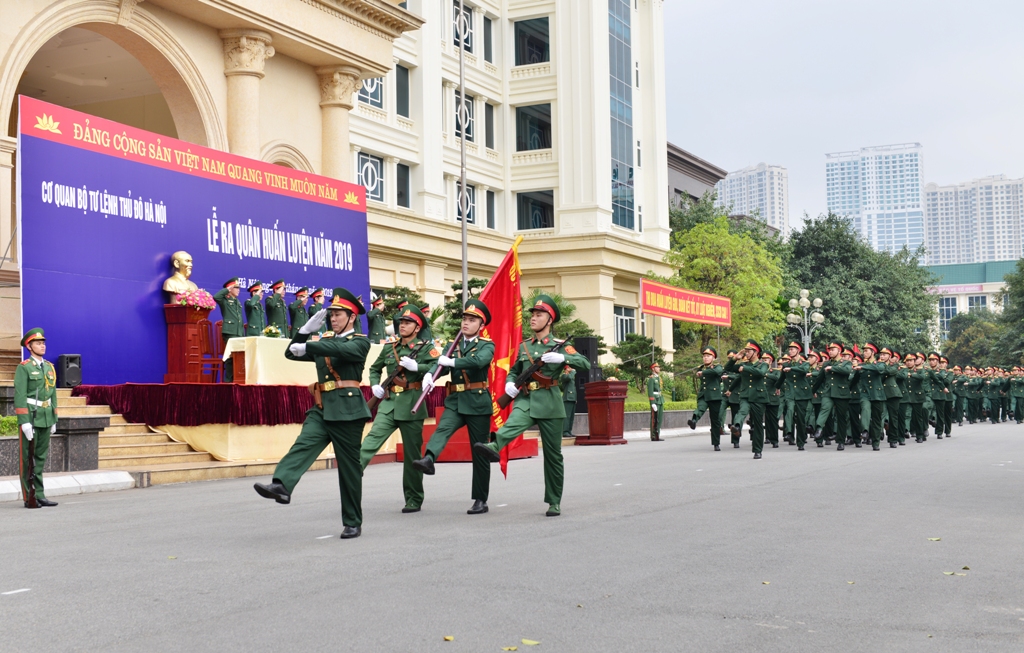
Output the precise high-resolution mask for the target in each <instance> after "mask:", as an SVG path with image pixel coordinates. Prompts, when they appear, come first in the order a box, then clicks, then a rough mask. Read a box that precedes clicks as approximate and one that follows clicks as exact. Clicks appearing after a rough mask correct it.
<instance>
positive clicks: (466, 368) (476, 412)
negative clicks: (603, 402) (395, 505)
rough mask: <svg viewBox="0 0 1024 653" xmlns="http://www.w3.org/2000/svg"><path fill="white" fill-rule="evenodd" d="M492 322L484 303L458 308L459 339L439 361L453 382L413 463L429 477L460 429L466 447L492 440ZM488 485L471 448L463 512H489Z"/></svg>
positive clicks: (487, 471) (429, 382) (427, 384)
mask: <svg viewBox="0 0 1024 653" xmlns="http://www.w3.org/2000/svg"><path fill="white" fill-rule="evenodd" d="M490 322H491V311H490V309H488V308H487V305H486V304H484V303H483V302H482V301H480V300H479V299H470V300H468V301H466V305H465V307H463V309H462V341H461V342H460V343H459V345H458V347H457V348H456V349H455V351H454V352H452V354H453V355H452V356H451V357H450V358H449V357H448V356H441V357H440V358H438V359H437V364H438V366H439V368H438V371H437V378H440V377H442V376H444V375H445V374H448V372H449V371H451V375H452V380H451V383H449V384H448V396H447V397H445V400H444V413H442V414H441V420H440V421H439V422H438V424H437V428H436V429H435V430H434V434H433V435H432V436H430V442H428V443H427V453H426V454H425V455H424V456H423V458H421V459H419V460H416V461H414V462H413V464H412V465H413V467H415V468H416V469H418V470H419V471H421V472H423V473H424V474H427V475H430V476H433V474H434V463H435V462H436V461H437V459H438V458H439V457H440V456H441V452H442V451H444V447H445V445H447V444H448V440H449V439H450V438H451V437H452V435H453V434H454V433H455V432H456V431H458V430H459V429H460V428H462V427H463V426H465V427H466V430H467V431H468V432H469V441H470V446H472V445H475V444H476V443H477V442H479V443H486V442H487V441H488V440H489V439H490V432H491V412H492V405H491V392H490V389H489V386H488V379H487V376H488V373H489V371H490V368H491V361H493V360H494V343H493V342H491V341H490V340H489V339H487V338H484V337H483V336H482V335H481V331H482V330H483V328H484V327H485V326H487V325H488V324H490ZM573 373H574V374H575V370H573ZM434 383H435V379H432V378H430V375H429V374H428V375H426V376H424V377H423V384H424V385H423V389H424V390H427V391H429V390H430V389H431V388H433V386H434ZM566 407H567V408H568V404H566ZM567 418H568V416H567ZM490 487H491V463H490V461H489V460H488V458H487V457H486V456H485V455H484V454H483V452H481V451H480V450H479V449H477V448H476V447H473V493H472V494H473V496H472V499H473V507H472V508H470V509H469V510H467V511H466V513H467V514H470V515H481V514H483V513H485V512H487V497H488V495H489V494H490Z"/></svg>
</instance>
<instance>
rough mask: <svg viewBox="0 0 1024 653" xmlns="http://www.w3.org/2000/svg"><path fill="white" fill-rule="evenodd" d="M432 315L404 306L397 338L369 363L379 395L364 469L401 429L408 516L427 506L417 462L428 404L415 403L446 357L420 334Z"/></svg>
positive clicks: (362, 460) (361, 453) (366, 441)
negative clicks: (388, 380) (426, 377)
mask: <svg viewBox="0 0 1024 653" xmlns="http://www.w3.org/2000/svg"><path fill="white" fill-rule="evenodd" d="M426 322H427V318H426V317H425V316H424V315H423V313H421V312H420V309H418V308H416V307H415V306H413V305H412V304H409V305H407V306H406V307H405V308H403V309H402V312H401V313H400V314H399V317H398V336H396V337H394V338H390V339H388V341H387V342H385V343H384V349H382V350H381V352H380V355H379V356H378V357H377V360H376V361H374V363H373V365H371V366H370V384H371V385H372V391H373V395H374V396H375V397H377V399H380V400H381V402H380V404H379V405H378V406H377V416H376V417H374V419H373V427H372V428H370V432H369V433H368V434H367V435H366V438H365V439H364V440H363V445H362V447H361V448H360V450H359V457H360V463H361V464H362V466H363V469H366V467H367V466H368V465H369V464H370V461H371V460H373V456H374V455H375V454H376V453H377V451H379V450H380V448H381V447H382V446H384V443H385V442H387V439H388V438H390V437H391V434H392V433H394V432H395V430H396V429H397V430H399V431H401V433H402V447H403V448H404V450H405V455H404V458H403V465H402V468H403V470H402V490H403V493H404V494H405V507H403V508H402V512H403V513H405V514H408V513H412V512H419V511H420V508H421V507H422V506H423V472H422V471H420V470H419V469H417V468H416V467H415V466H414V465H413V461H416V460H419V459H420V457H421V456H422V455H423V420H425V419H427V407H426V405H421V406H420V408H419V410H417V411H416V412H415V413H414V412H413V410H412V409H413V406H414V405H415V404H416V400H417V399H418V398H419V396H420V392H419V391H420V390H421V389H422V387H423V383H422V381H423V375H424V374H426V373H427V372H428V371H430V368H431V367H433V366H434V363H435V362H436V361H437V359H438V357H439V356H440V355H441V352H439V351H438V350H437V349H434V343H433V342H431V341H430V340H425V339H423V338H422V337H421V335H420V334H421V333H422V331H423V328H424V325H425V324H426ZM395 372H398V375H397V376H396V377H395V379H394V381H393V382H392V384H391V385H390V386H389V387H386V388H385V387H384V386H382V385H381V381H382V380H384V379H382V377H383V376H384V375H385V374H386V375H387V377H388V378H390V377H391V376H392V375H394V374H395Z"/></svg>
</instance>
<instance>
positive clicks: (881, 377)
mask: <svg viewBox="0 0 1024 653" xmlns="http://www.w3.org/2000/svg"><path fill="white" fill-rule="evenodd" d="M863 351H864V362H863V363H861V364H860V365H859V366H858V369H859V371H860V381H861V387H860V395H861V399H866V400H867V401H868V408H867V412H868V415H867V418H868V429H867V431H868V437H869V438H871V449H872V450H873V451H878V450H879V448H880V445H881V443H882V423H883V417H884V414H885V408H886V399H887V395H886V375H887V374H888V373H889V370H890V366H889V365H887V364H886V363H885V361H882V360H880V358H879V355H880V352H886V353H885V354H884V355H885V360H886V361H888V360H889V353H890V352H889V351H888V350H886V349H882V350H880V349H879V347H878V345H876V344H875V343H873V342H865V343H864V349H863ZM862 410H863V408H862ZM889 446H890V447H892V448H893V449H895V448H896V446H897V445H896V443H895V442H894V441H893V440H892V439H891V438H890V440H889Z"/></svg>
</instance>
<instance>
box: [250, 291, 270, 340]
mask: <svg viewBox="0 0 1024 653" xmlns="http://www.w3.org/2000/svg"><path fill="white" fill-rule="evenodd" d="M261 286H262V284H260V283H259V282H257V283H254V284H253V285H251V286H249V292H250V293H252V296H251V297H250V298H249V299H247V300H245V335H246V336H261V335H263V329H266V328H267V313H266V311H265V310H264V309H263V300H262V299H261V298H260V296H259V295H257V294H256V292H257V291H258V290H259V289H260V287H261Z"/></svg>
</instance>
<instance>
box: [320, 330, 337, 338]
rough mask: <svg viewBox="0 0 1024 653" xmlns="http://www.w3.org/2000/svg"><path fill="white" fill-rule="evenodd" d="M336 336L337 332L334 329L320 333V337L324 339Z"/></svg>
mask: <svg viewBox="0 0 1024 653" xmlns="http://www.w3.org/2000/svg"><path fill="white" fill-rule="evenodd" d="M334 336H335V333H334V332H333V331H324V332H323V334H321V335H320V339H321V340H323V339H324V338H333V337H334Z"/></svg>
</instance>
